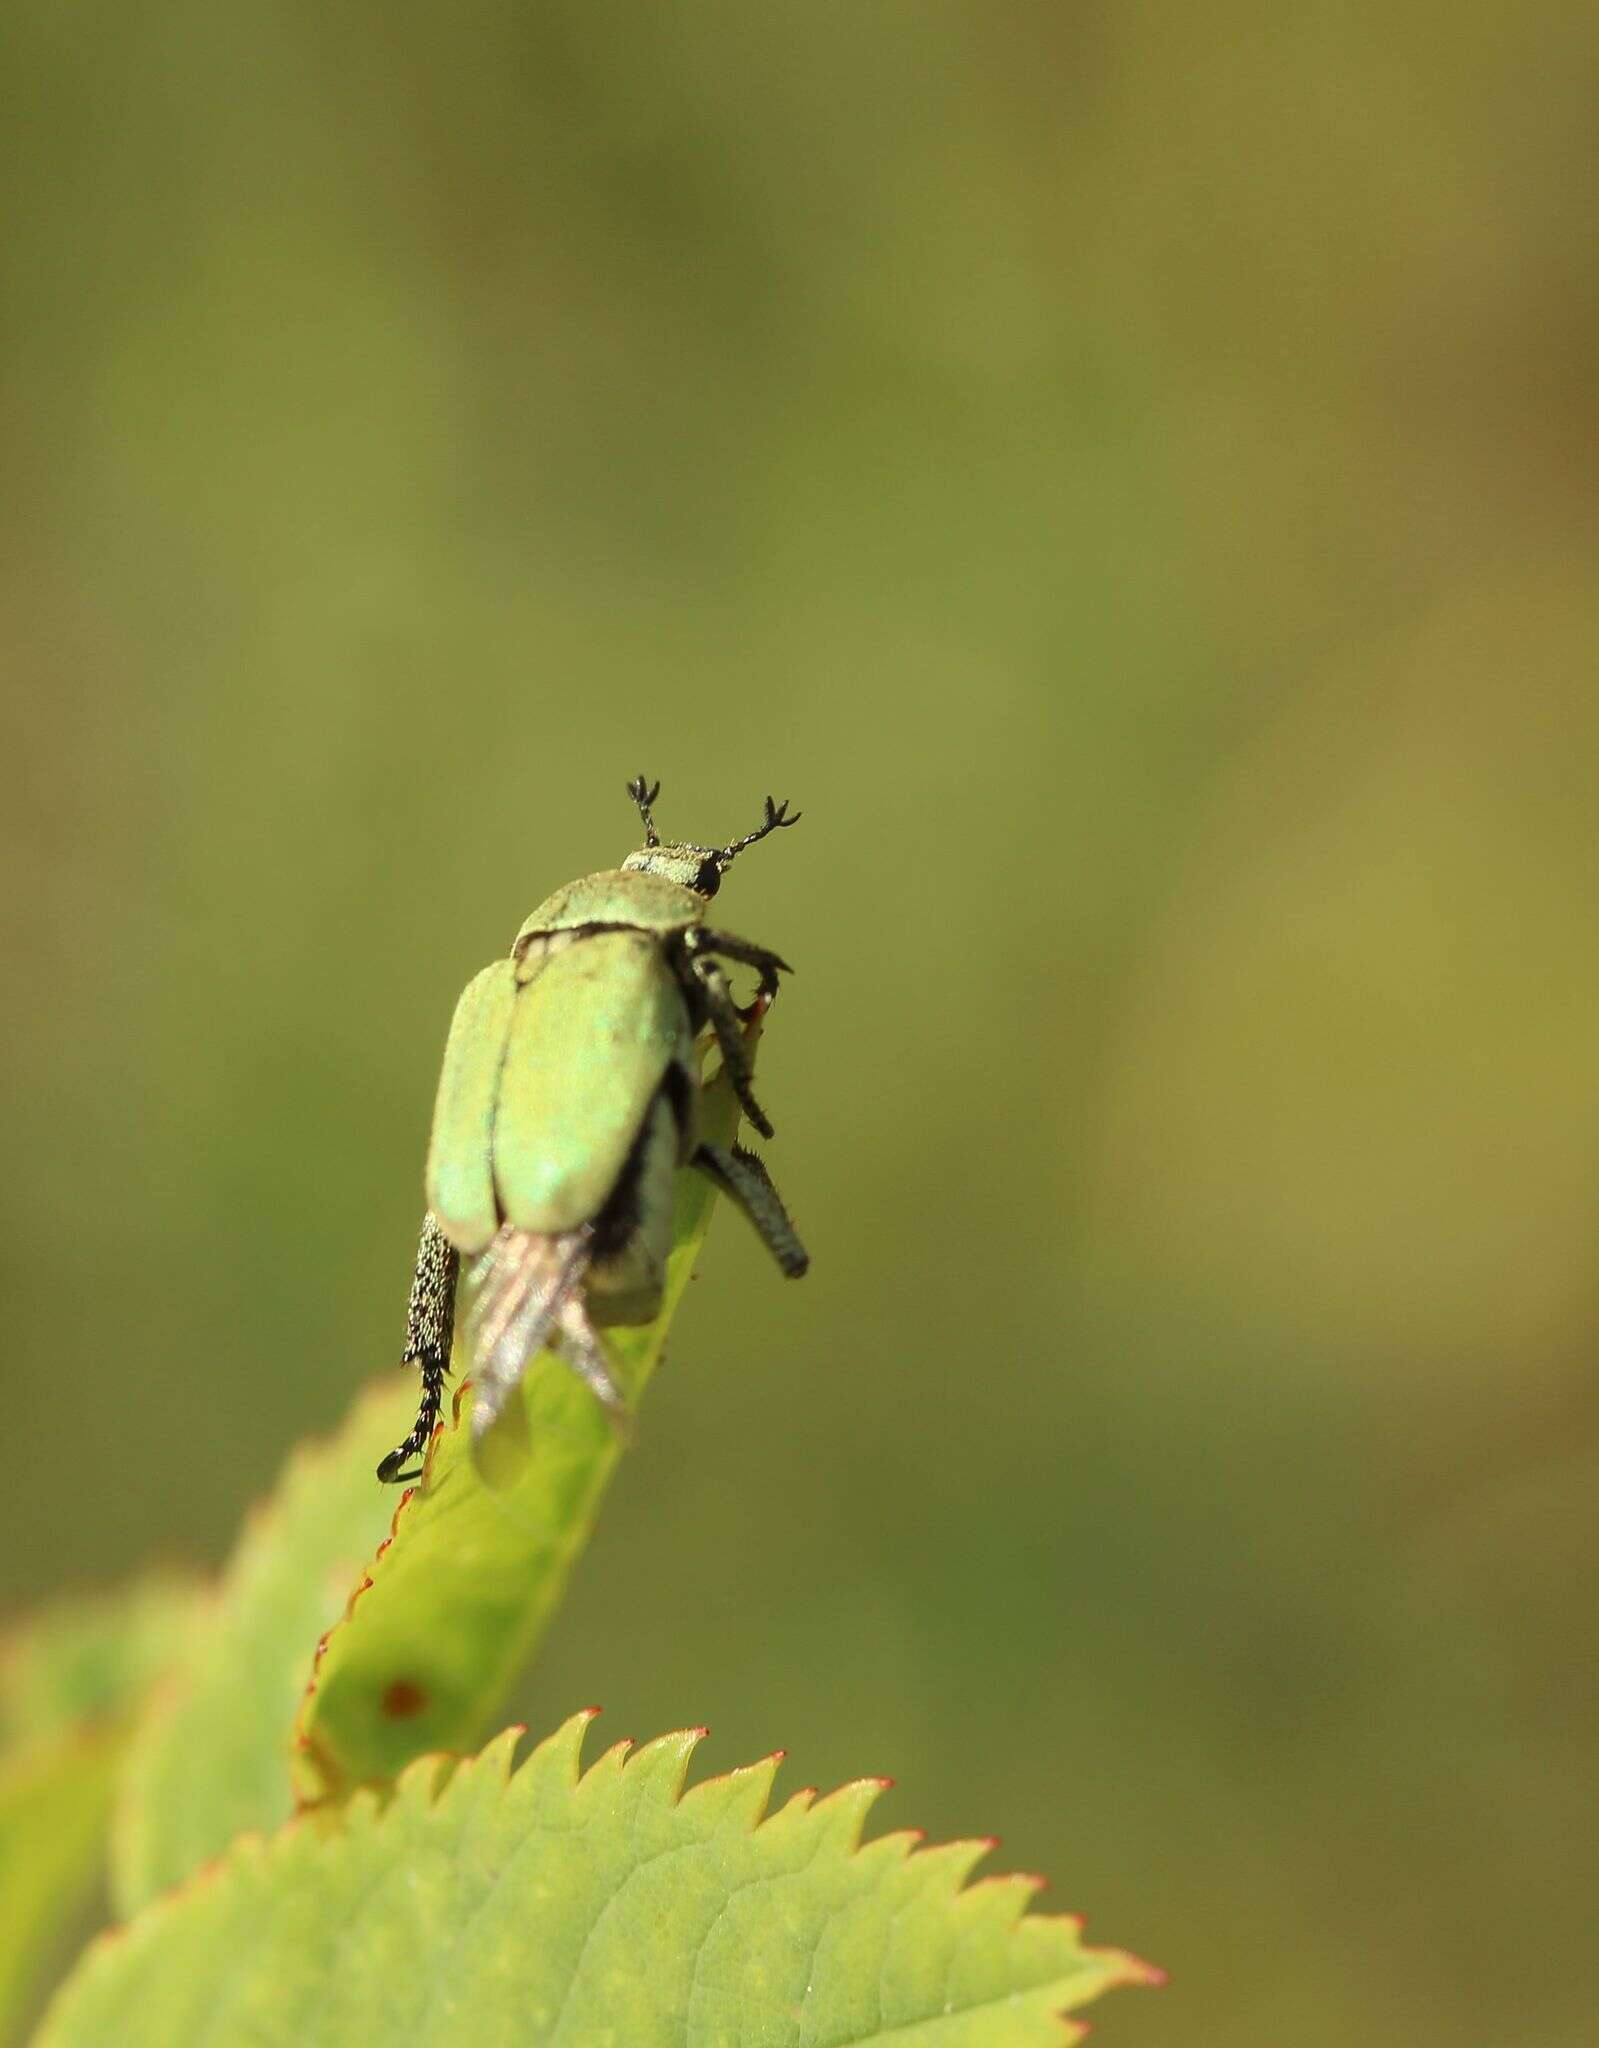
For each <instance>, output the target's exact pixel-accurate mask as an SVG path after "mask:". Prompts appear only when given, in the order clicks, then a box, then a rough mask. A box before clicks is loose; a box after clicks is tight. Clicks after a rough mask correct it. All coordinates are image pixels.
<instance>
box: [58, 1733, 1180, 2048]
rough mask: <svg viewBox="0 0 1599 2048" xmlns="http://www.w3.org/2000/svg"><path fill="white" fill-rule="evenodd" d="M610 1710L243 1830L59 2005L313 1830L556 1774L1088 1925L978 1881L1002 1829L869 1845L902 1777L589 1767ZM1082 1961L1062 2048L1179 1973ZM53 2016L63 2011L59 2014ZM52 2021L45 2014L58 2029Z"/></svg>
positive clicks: (614, 1759)
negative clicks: (1074, 2015) (272, 1825)
mask: <svg viewBox="0 0 1599 2048" xmlns="http://www.w3.org/2000/svg"><path fill="white" fill-rule="evenodd" d="M599 1712H600V1709H599V1708H598V1707H585V1708H583V1709H582V1710H581V1711H579V1712H578V1713H575V1714H571V1715H569V1716H568V1717H567V1719H566V1720H565V1721H563V1722H562V1723H561V1724H560V1726H559V1727H558V1728H556V1729H555V1730H554V1731H553V1733H551V1734H549V1735H547V1736H545V1737H544V1738H543V1740H542V1741H540V1742H539V1743H537V1744H536V1745H535V1746H534V1747H533V1748H532V1749H531V1750H530V1751H529V1752H528V1753H527V1755H526V1756H525V1757H524V1758H523V1759H522V1761H521V1762H520V1763H517V1762H516V1760H515V1759H516V1750H517V1747H518V1745H519V1744H520V1743H521V1741H522V1740H523V1738H524V1737H525V1736H526V1734H527V1729H526V1727H525V1725H523V1724H520V1723H513V1724H512V1725H511V1726H509V1727H507V1728H505V1729H503V1730H502V1731H501V1732H500V1733H499V1734H498V1735H496V1736H495V1737H494V1738H493V1740H492V1741H490V1742H488V1743H486V1744H485V1745H484V1747H483V1748H482V1749H481V1750H479V1751H478V1752H477V1753H476V1755H474V1756H470V1757H456V1756H452V1755H449V1754H448V1753H443V1752H438V1753H434V1754H430V1755H427V1756H422V1757H418V1758H416V1759H415V1761H414V1762H412V1763H410V1764H408V1765H407V1766H406V1767H405V1769H404V1770H403V1771H402V1772H401V1773H400V1774H399V1776H398V1777H397V1778H396V1779H395V1781H394V1783H393V1785H392V1786H390V1787H388V1788H380V1787H376V1786H363V1787H362V1788H361V1789H360V1790H358V1791H356V1792H355V1793H353V1794H352V1795H351V1796H350V1797H349V1799H347V1800H346V1801H345V1802H344V1803H343V1804H342V1805H339V1806H331V1805H322V1806H312V1807H306V1808H304V1809H303V1810H302V1811H301V1812H299V1813H297V1814H296V1815H295V1816H294V1817H293V1818H292V1819H291V1820H289V1821H287V1822H286V1823H285V1824H284V1825H283V1827H281V1828H279V1829H278V1830H276V1831H275V1832H274V1833H273V1834H271V1835H266V1834H261V1833H254V1832H252V1833H249V1834H244V1835H240V1836H239V1837H238V1838H237V1839H236V1840H235V1841H234V1842H232V1843H231V1844H230V1845H229V1847H228V1848H227V1849H226V1850H225V1851H224V1852H223V1854H222V1855H221V1856H218V1857H214V1858H212V1859H211V1860H210V1861H209V1862H207V1863H204V1864H202V1865H201V1866H200V1867H199V1868H198V1869H197V1870H195V1871H193V1872H191V1874H190V1875H189V1876H188V1877H187V1878H185V1879H184V1880H183V1882H182V1883H181V1884H178V1885H175V1886H174V1887H173V1888H172V1889H171V1890H170V1891H168V1892H164V1893H162V1894H161V1896H160V1897H159V1898H157V1899H154V1900H152V1901H151V1902H150V1904H149V1905H147V1906H145V1907H144V1908H143V1909H142V1910H141V1911H140V1912H139V1913H138V1914H137V1915H135V1917H134V1918H133V1919H132V1920H131V1921H128V1922H126V1923H124V1924H122V1925H119V1926H112V1927H108V1928H106V1929H104V1930H103V1931H102V1932H101V1933H100V1934H99V1935H97V1936H96V1937H95V1939H94V1940H93V1941H92V1942H90V1944H89V1946H88V1947H87V1948H86V1949H85V1950H84V1952H83V1955H82V1956H81V1958H80V1960H79V1963H78V1967H77V1969H76V1970H75V1971H74V1972H73V1974H72V1977H71V1978H69V1980H68V1982H67V1983H66V1984H65V1985H63V1986H62V1987H61V1992H60V1993H58V1997H59V1996H61V1995H64V1994H65V1993H67V1992H69V1991H71V1990H73V1989H75V1987H76V1985H77V1984H78V1983H79V1982H80V1981H81V1980H82V1979H83V1978H84V1977H85V1976H87V1975H90V1974H92V1972H93V1971H94V1970H95V1969H97V1968H98V1967H99V1964H100V1961H101V1959H102V1958H103V1957H105V1956H107V1955H109V1954H111V1953H113V1952H120V1951H121V1949H122V1946H123V1944H124V1943H127V1942H134V1943H138V1942H141V1941H143V1940H147V1939H149V1938H150V1937H151V1935H152V1933H153V1932H154V1931H155V1930H158V1929H159V1928H160V1926H161V1924H162V1922H163V1921H164V1920H166V1919H167V1918H168V1917H169V1916H170V1915H171V1914H172V1913H174V1912H176V1911H178V1910H180V1909H181V1907H182V1906H183V1905H184V1903H185V1902H186V1901H187V1900H188V1899H189V1898H190V1897H191V1896H192V1895H193V1894H195V1893H196V1892H199V1891H202V1890H204V1889H207V1888H208V1887H210V1886H211V1885H213V1884H215V1883H217V1882H218V1881H219V1880H220V1879H222V1878H223V1877H225V1876H226V1875H227V1873H228V1871H229V1870H230V1869H231V1868H232V1867H233V1866H234V1865H235V1864H243V1863H259V1862H260V1861H262V1860H263V1859H269V1858H272V1857H275V1856H278V1855H281V1854H283V1853H285V1851H286V1849H287V1847H288V1845H289V1844H290V1843H291V1842H293V1841H296V1840H297V1839H298V1838H299V1837H301V1836H303V1835H304V1834H305V1833H306V1832H307V1831H310V1832H312V1833H314V1834H317V1835H320V1836H322V1837H323V1838H324V1841H325V1843H326V1846H327V1847H328V1848H329V1849H330V1850H331V1849H332V1847H333V1846H334V1844H335V1843H336V1842H337V1840H338V1838H339V1837H340V1836H341V1835H342V1834H344V1833H346V1832H353V1831H355V1830H363V1829H367V1828H381V1827H382V1826H383V1825H384V1823H385V1821H386V1820H387V1819H388V1817H389V1816H390V1814H391V1813H393V1812H395V1811H396V1810H398V1809H401V1808H406V1807H409V1808H412V1809H422V1808H427V1807H430V1806H431V1807H434V1808H443V1807H444V1806H446V1805H447V1803H448V1802H449V1801H450V1800H452V1799H465V1798H468V1797H470V1796H471V1795H472V1793H473V1792H474V1791H475V1790H477V1789H478V1788H480V1787H482V1786H485V1785H486V1786H487V1787H488V1788H489V1789H490V1790H491V1791H493V1792H496V1793H504V1792H507V1791H509V1789H510V1788H511V1786H512V1784H513V1782H520V1781H522V1780H528V1781H530V1782H531V1781H532V1780H534V1779H537V1778H544V1779H547V1780H548V1781H549V1784H550V1789H551V1790H552V1791H556V1792H559V1793H562V1794H564V1795H566V1796H567V1797H571V1798H592V1797H594V1796H597V1795H599V1794H601V1793H603V1792H604V1791H605V1790H606V1788H607V1786H609V1785H614V1784H615V1783H617V1782H619V1781H623V1780H625V1781H626V1782H627V1783H628V1785H629V1786H630V1788H631V1789H632V1790H633V1791H634V1792H635V1793H636V1794H637V1795H638V1796H640V1797H643V1798H647V1799H651V1800H655V1801H659V1802H660V1803H662V1804H665V1805H669V1806H672V1807H674V1808H682V1809H684V1810H685V1811H687V1812H689V1813H691V1814H692V1813H693V1812H694V1811H695V1810H696V1809H697V1807H703V1806H705V1805H707V1804H711V1805H714V1804H715V1803H716V1802H717V1801H722V1802H724V1812H723V1814H722V1816H721V1817H720V1818H719V1819H718V1822H717V1827H718V1829H721V1828H723V1827H733V1828H736V1829H737V1830H738V1831H740V1832H755V1831H758V1830H760V1829H763V1828H783V1827H788V1826H796V1825H806V1826H810V1827H814V1826H815V1825H816V1822H817V1821H818V1820H821V1821H822V1822H823V1824H824V1825H823V1831H822V1840H821V1841H820V1842H819V1844H818V1847H819V1848H822V1847H830V1848H831V1849H832V1850H833V1851H834V1853H836V1854H840V1855H843V1856H846V1857H851V1858H855V1857H860V1858H868V1859H873V1860H882V1861H884V1862H888V1861H894V1862H904V1863H906V1864H908V1865H911V1866H913V1867H915V1868H916V1869H918V1870H919V1871H920V1872H921V1874H922V1876H923V1878H924V1880H925V1883H926V1886H927V1888H928V1889H930V1890H938V1891H942V1892H944V1893H945V1894H946V1895H947V1903H948V1905H949V1907H950V1909H951V1910H953V1911H956V1912H963V1913H992V1914H997V1915H999V1916H1002V1917H1003V1918H1005V1919H1008V1920H1009V1922H1010V1925H1009V1927H1008V1928H1006V1929H1005V1930H1004V1931H1005V1932H1007V1933H1008V1934H1010V1935H1014V1934H1015V1932H1016V1931H1017V1929H1018V1928H1020V1927H1022V1926H1024V1925H1040V1924H1050V1925H1056V1926H1061V1927H1064V1928H1066V1929H1068V1930H1069V1931H1070V1933H1071V1934H1072V1936H1073V1938H1074V1939H1075V1938H1076V1937H1077V1936H1079V1935H1080V1934H1081V1932H1082V1930H1083V1926H1084V1921H1083V1916H1082V1915H1081V1914H1079V1913H1031V1912H1029V1911H1028V1908H1029V1906H1030V1905H1031V1903H1032V1901H1033V1899H1034V1897H1035V1896H1036V1895H1037V1893H1038V1892H1039V1891H1040V1890H1041V1889H1042V1888H1043V1886H1044V1883H1045V1880H1044V1879H1042V1878H1040V1877H1038V1876H1036V1875H1034V1874H1032V1873H1030V1872H1019V1871H1018V1872H1005V1873H997V1874H994V1875H991V1876H988V1877H983V1878H979V1879H977V1880H976V1881H975V1882H973V1881H970V1880H971V1877H972V1872H973V1870H974V1869H975V1868H976V1866H977V1865H978V1864H979V1863H980V1862H981V1861H982V1859H983V1858H984V1857H985V1856H987V1855H990V1854H991V1853H992V1852H993V1850H994V1849H995V1848H997V1847H998V1837H997V1836H994V1835H981V1836H974V1837H970V1838H968V1839H964V1840H958V1841H951V1842H941V1843H933V1844H927V1843H926V1838H925V1835H924V1834H923V1832H922V1830H921V1829H919V1828H900V1829H896V1830H894V1831H892V1832H890V1833H888V1834H884V1835H878V1836H875V1837H874V1838H873V1839H872V1840H871V1841H869V1842H868V1841H865V1840H864V1839H863V1836H864V1832H865V1826H866V1822H867V1819H868V1816H869V1815H870V1813H871V1811H872V1809H873V1807H874V1806H875V1805H876V1803H877V1801H878V1800H879V1799H880V1798H881V1797H882V1796H883V1794H884V1793H885V1792H886V1791H888V1790H889V1789H890V1788H891V1787H892V1785H893V1783H894V1780H893V1779H892V1778H879V1777H872V1778H856V1779H851V1780H849V1781H848V1782H846V1783H845V1784H842V1785H840V1786H837V1787H836V1788H835V1789H834V1790H833V1791H831V1792H829V1793H827V1794H825V1795H824V1796H822V1797H818V1796H817V1792H816V1788H815V1787H814V1786H804V1787H802V1788H801V1789H800V1790H799V1791H797V1792H795V1793H792V1794H791V1795H790V1796H789V1797H788V1798H787V1799H786V1800H785V1801H784V1802H783V1804H782V1805H781V1806H779V1807H776V1808H775V1809H774V1808H772V1807H771V1806H770V1804H769V1801H770V1798H771V1792H772V1786H773V1781H774V1780H775V1778H776V1775H777V1771H778V1767H779V1766H780V1765H781V1763H782V1762H783V1759H784V1756H785V1754H786V1752H785V1751H783V1750H774V1751H773V1752H772V1753H771V1754H770V1755H769V1756H765V1757H761V1758H758V1759H757V1760H756V1761H755V1762H754V1763H750V1764H743V1765H739V1766H736V1767H734V1768H733V1769H732V1770H729V1771H724V1772H721V1773H718V1774H716V1775H714V1776H712V1777H708V1778H703V1779H700V1780H699V1781H698V1782H697V1783H695V1784H694V1785H687V1784H686V1780H687V1776H688V1770H689V1765H690V1763H691V1762H692V1760H693V1758H694V1755H695V1753H696V1751H697V1750H698V1748H699V1745H700V1743H701V1742H702V1741H704V1740H705V1738H706V1736H707V1735H708V1734H709V1732H710V1731H709V1730H708V1729H706V1728H703V1727H700V1728H684V1729H678V1730H675V1731H673V1732H671V1733H669V1734H666V1735H659V1736H656V1737H655V1738H654V1739H653V1740H651V1741H649V1742H646V1743H643V1744H639V1745H635V1744H634V1743H633V1742H632V1741H631V1740H627V1739H623V1740H621V1741H618V1742H614V1743H612V1744H611V1746H610V1747H609V1748H608V1749H605V1750H603V1751H602V1752H601V1753H600V1755H599V1756H597V1757H596V1758H595V1759H594V1761H593V1762H592V1763H590V1764H589V1765H588V1766H587V1768H586V1769H585V1768H584V1765H583V1760H582V1751H583V1742H584V1737H585V1736H586V1735H587V1733H588V1730H589V1727H590V1726H591V1724H592V1723H593V1722H594V1720H595V1719H596V1718H597V1717H598V1715H599ZM1078 1953H1079V1955H1080V1957H1081V1961H1082V1964H1083V1969H1082V1972H1081V1975H1082V1980H1083V1981H1082V1984H1081V1986H1073V1987H1071V1989H1070V1990H1069V1992H1066V1993H1065V1994H1064V1995H1063V1999H1062V2003H1061V2004H1060V2006H1059V2007H1058V2008H1056V2010H1055V2015H1054V2016H1055V2018H1056V2021H1057V2023H1058V2024H1059V2026H1060V2028H1061V2033H1060V2037H1059V2038H1060V2042H1061V2044H1062V2048H1069V2044H1070V2043H1073V2042H1076V2041H1079V2040H1081V2039H1082V2037H1083V2036H1084V2035H1085V2034H1086V2033H1087V2031H1088V2029H1087V2028H1086V2027H1085V2026H1083V2025H1081V2024H1080V2023H1077V2022H1073V2021H1071V2020H1069V2019H1067V2017H1066V2015H1067V2014H1068V2013H1069V2012H1070V2011H1071V2010H1073V2009H1075V2008H1076V2007H1077V2006H1079V2005H1084V2004H1087V2003H1088V2002H1089V2001H1090V2000H1091V1999H1094V1998H1097V1997H1099V1996H1100V1994H1101V1993H1102V1992H1105V1991H1109V1990H1114V1989H1117V1988H1120V1987H1126V1986H1159V1985H1162V1984H1164V1983H1165V1982H1166V1974H1165V1972H1164V1971H1163V1970H1160V1969H1159V1968H1157V1967H1156V1966H1155V1965H1153V1964H1151V1963H1146V1962H1144V1961H1143V1960H1142V1959H1141V1958H1140V1957H1138V1956H1135V1955H1133V1954H1132V1953H1131V1952H1130V1951H1128V1950H1126V1949H1115V1948H1090V1947H1087V1946H1082V1947H1080V1948H1079V1951H1078ZM52 2010H53V2008H52ZM49 2017H50V2016H49V2015H47V2016H46V2023H47V2024H48V2019H49Z"/></svg>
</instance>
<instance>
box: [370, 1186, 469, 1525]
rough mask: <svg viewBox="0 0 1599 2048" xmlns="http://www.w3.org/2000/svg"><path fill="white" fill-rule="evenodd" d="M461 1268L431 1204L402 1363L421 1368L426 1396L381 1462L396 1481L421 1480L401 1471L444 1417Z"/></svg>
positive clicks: (384, 1473) (382, 1473) (388, 1480)
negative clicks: (406, 1433)
mask: <svg viewBox="0 0 1599 2048" xmlns="http://www.w3.org/2000/svg"><path fill="white" fill-rule="evenodd" d="M460 1270H461V1255H460V1253H459V1252H458V1251H457V1250H456V1249H455V1246H454V1245H453V1244H451V1242H450V1240H449V1239H448V1238H447V1237H446V1236H445V1235H444V1232H443V1231H442V1230H441V1229H440V1228H439V1222H438V1218H437V1217H436V1216H435V1215H434V1214H433V1212H432V1210H431V1209H430V1210H429V1211H428V1213H427V1215H425V1216H424V1217H423V1218H422V1235H421V1238H420V1240H419V1241H418V1244H417V1248H416V1272H415V1274H414V1275H413V1277H412V1280H411V1298H410V1301H409V1302H408V1303H407V1305H406V1311H405V1355H404V1357H403V1358H402V1360H401V1363H402V1364H403V1365H418V1366H420V1367H421V1369H422V1398H421V1401H420V1403H419V1404H418V1407H417V1411H416V1422H415V1424H414V1426H413V1427H412V1430H411V1434H410V1435H409V1436H408V1437H407V1438H406V1439H405V1441H404V1443H403V1444H400V1445H398V1446H397V1447H396V1448H395V1449H394V1450H392V1451H390V1453H389V1455H388V1456H387V1457H386V1458H385V1459H384V1460H383V1462H382V1464H381V1465H379V1467H378V1477H379V1479H381V1480H382V1481H383V1482H384V1484H385V1485H387V1486H394V1485H398V1484H400V1483H401V1482H403V1481H407V1480H412V1479H416V1478H418V1477H419V1476H420V1474H421V1467H420V1466H418V1467H417V1468H416V1470H415V1471H412V1472H407V1471H404V1470H402V1467H403V1466H404V1465H405V1463H406V1461H407V1459H409V1458H414V1457H418V1456H420V1455H421V1453H422V1452H423V1451H425V1450H426V1448H427V1445H428V1442H429V1440H430V1439H431V1437H432V1435H433V1428H434V1425H435V1423H437V1421H438V1419H439V1409H440V1407H441V1405H442V1404H443V1400H444V1375H445V1374H446V1373H447V1372H448V1371H449V1369H450V1346H451V1343H452V1342H453V1340H454V1336H455V1283H456V1278H457V1276H458V1275H459V1273H460Z"/></svg>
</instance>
